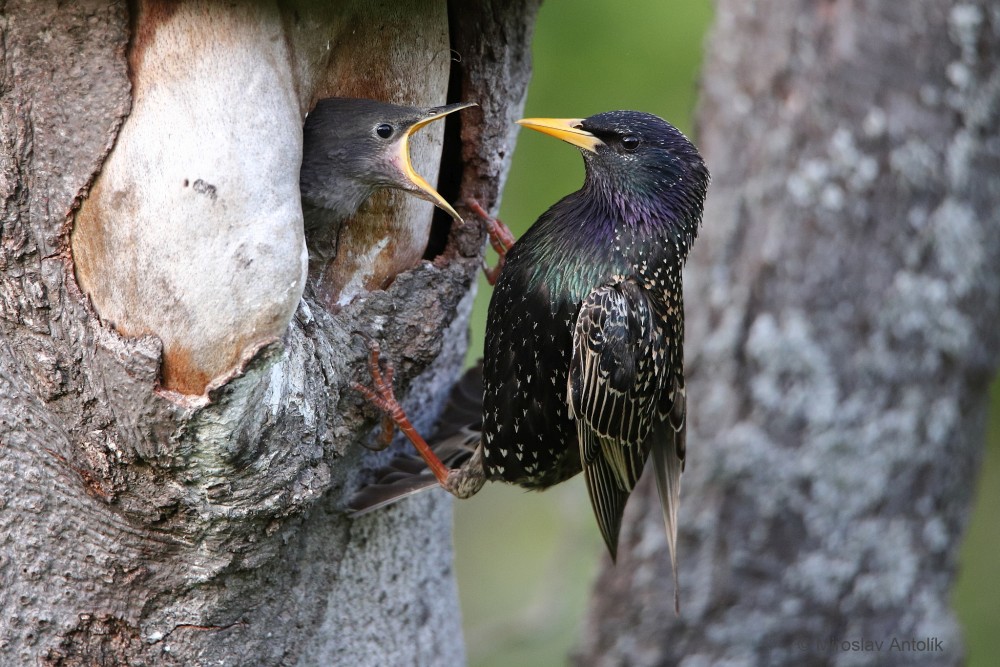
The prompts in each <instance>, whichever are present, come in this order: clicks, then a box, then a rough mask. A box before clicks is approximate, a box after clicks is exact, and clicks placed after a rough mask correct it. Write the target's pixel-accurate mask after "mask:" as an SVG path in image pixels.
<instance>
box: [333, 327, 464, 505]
mask: <svg viewBox="0 0 1000 667" xmlns="http://www.w3.org/2000/svg"><path fill="white" fill-rule="evenodd" d="M360 335H361V336H362V337H363V338H364V339H365V341H366V342H367V344H368V373H369V374H370V375H371V379H372V386H371V387H366V386H365V385H363V384H361V383H360V382H354V383H352V384H351V386H352V387H353V388H354V389H355V390H356V391H358V392H359V393H360V394H361V395H362V396H364V397H365V398H366V399H368V402H370V403H372V404H373V405H374V406H375V407H377V408H378V409H379V410H381V411H382V438H381V441H382V442H383V443H385V444H384V445H383V448H384V447H385V446H388V442H389V441H391V440H392V426H393V425H395V426H396V427H398V428H399V430H400V431H401V432H402V433H403V435H405V436H406V437H407V439H408V440H409V441H410V442H411V443H413V446H414V447H416V449H417V452H418V453H419V454H420V456H421V457H422V458H423V459H424V462H425V463H427V467H428V468H430V470H431V472H432V473H434V477H436V478H437V480H438V482H439V483H440V484H441V486H443V487H444V488H445V489H447V490H448V491H451V492H452V493H454V491H453V490H452V486H453V483H452V482H451V481H450V480H449V474H448V473H449V470H448V468H447V467H445V465H444V464H443V463H441V459H439V458H438V456H437V454H435V453H434V451H433V450H432V449H431V448H430V446H429V445H428V444H427V442H426V441H425V440H424V439H423V437H421V435H420V434H419V433H417V429H415V428H414V427H413V424H411V423H410V420H409V419H408V418H407V416H406V411H405V410H403V406H402V405H400V404H399V401H397V400H396V392H395V391H394V390H393V387H392V381H393V376H394V370H393V367H392V364H390V363H388V362H382V360H381V358H380V356H381V348H380V347H379V344H378V341H376V340H374V339H373V338H370V337H368V336H365V335H363V334H360ZM383 367H384V368H383Z"/></svg>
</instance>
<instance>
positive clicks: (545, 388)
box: [363, 111, 709, 595]
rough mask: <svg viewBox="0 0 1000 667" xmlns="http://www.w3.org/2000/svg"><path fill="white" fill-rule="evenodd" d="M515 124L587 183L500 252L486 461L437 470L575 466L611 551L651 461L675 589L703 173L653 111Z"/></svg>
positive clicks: (445, 475) (516, 476)
mask: <svg viewBox="0 0 1000 667" xmlns="http://www.w3.org/2000/svg"><path fill="white" fill-rule="evenodd" d="M519 122H520V123H521V124H522V125H524V126H525V127H529V128H532V129H536V130H539V131H541V132H544V133H546V134H550V135H553V136H556V137H558V138H560V139H562V140H564V141H567V142H569V143H572V144H574V145H576V146H577V147H579V148H580V149H581V151H582V153H583V157H584V162H585V165H586V179H585V182H584V185H583V187H582V188H581V189H580V190H579V191H577V192H575V193H573V194H570V195H568V196H566V197H564V198H563V199H562V200H560V201H559V202H558V203H556V204H555V205H554V206H552V208H550V209H549V210H548V211H546V212H545V213H544V214H542V216H541V217H540V218H539V219H538V221H537V222H536V223H535V224H534V225H533V226H532V227H531V228H530V229H529V230H528V231H527V232H526V233H525V234H524V236H522V237H521V238H520V239H519V240H518V241H517V242H516V243H515V244H514V245H513V247H512V248H511V249H510V250H509V251H508V252H507V253H506V256H505V258H504V264H503V267H502V270H501V271H500V274H499V279H498V281H497V283H496V288H495V290H494V292H493V297H492V300H491V301H490V310H489V316H488V321H487V325H486V343H485V349H484V358H483V371H482V372H483V405H482V422H481V437H480V439H479V441H478V442H477V443H475V444H476V446H477V448H478V450H477V452H476V453H477V454H479V455H480V456H479V457H472V458H470V459H468V460H467V461H466V462H465V463H464V464H462V466H461V467H460V468H459V469H457V470H456V469H452V470H450V471H447V470H444V468H443V467H438V468H437V470H438V472H437V473H435V474H436V476H437V478H438V480H439V482H440V483H441V485H442V486H444V487H445V488H446V489H448V490H450V491H451V492H452V493H455V494H456V495H459V496H460V497H461V496H462V495H463V494H465V493H467V492H468V489H477V488H478V487H476V486H475V485H474V484H470V483H469V480H470V479H480V480H499V481H505V482H510V483H515V484H519V485H521V486H524V487H526V488H532V489H543V488H546V487H549V486H552V485H553V484H557V483H559V482H561V481H563V480H565V479H567V478H569V477H572V476H573V475H575V474H577V473H578V472H580V471H581V470H582V471H583V472H584V477H585V479H586V483H587V489H588V492H589V495H590V499H591V503H592V505H593V508H594V513H595V516H596V518H597V523H598V525H599V527H600V530H601V534H602V535H603V537H604V540H605V542H606V544H607V547H608V550H609V551H610V553H611V556H612V558H614V557H616V555H617V549H618V534H619V530H620V526H621V518H622V513H623V512H624V508H625V503H626V501H627V499H628V496H629V494H630V493H631V492H632V490H633V489H634V487H635V485H636V483H637V481H638V479H639V477H640V476H641V474H642V470H643V468H644V466H645V463H646V460H647V459H648V458H652V460H653V470H654V475H655V477H656V485H657V489H658V492H659V495H660V500H661V504H662V509H663V517H664V523H665V526H666V531H667V541H668V545H669V548H670V553H671V560H672V562H673V563H674V567H673V574H674V581H675V595H676V590H677V589H676V578H677V569H676V558H675V555H676V539H677V509H678V505H679V494H680V476H681V472H682V470H683V468H684V461H685V456H686V448H685V430H686V425H685V414H686V394H685V389H684V365H683V344H684V305H683V290H682V283H681V269H682V267H683V264H684V260H685V259H686V257H687V254H688V251H689V249H690V246H691V243H692V242H693V240H694V238H695V236H696V235H697V233H698V228H699V226H700V224H701V218H702V211H703V207H704V201H705V195H706V192H707V188H708V181H709V174H708V170H707V168H706V167H705V164H704V162H703V161H702V158H701V156H700V155H699V153H698V151H697V149H696V148H695V147H694V145H692V144H691V142H690V141H688V139H687V138H686V137H684V135H683V134H681V132H680V131H678V130H677V129H676V128H674V127H673V126H672V125H670V124H669V123H667V122H666V121H664V120H662V119H660V118H658V117H656V116H653V115H651V114H646V113H641V112H636V111H614V112H608V113H602V114H597V115H595V116H591V117H590V118H586V119H562V120H555V119H530V120H523V121H519ZM373 356H374V355H373ZM376 362H377V360H376ZM376 362H373V364H372V369H373V375H375V376H378V368H377V363H376ZM380 384H381V383H380V381H379V377H376V391H375V392H372V391H371V390H367V389H364V390H363V391H364V392H365V393H366V395H368V396H369V398H371V399H372V400H373V401H374V402H375V403H376V404H377V405H379V407H381V408H382V409H384V410H386V411H387V412H390V413H393V414H394V415H395V416H394V418H396V421H397V423H398V424H400V426H401V428H402V429H403V430H404V432H407V428H405V426H404V424H403V423H402V421H401V420H400V419H398V418H397V417H399V416H400V415H402V411H401V409H399V410H398V411H397V412H394V411H395V410H396V407H398V406H394V405H393V404H394V400H395V399H394V398H393V397H392V395H391V387H390V388H389V389H388V390H387V391H386V390H385V387H382V386H380ZM403 419H405V417H404V418H403ZM406 425H408V422H406ZM407 435H408V436H410V438H411V440H413V441H414V444H415V445H416V446H417V447H418V450H421V454H422V455H423V456H424V458H425V459H426V460H427V462H428V465H429V466H430V467H431V469H432V470H434V469H435V461H434V460H432V458H433V455H434V452H433V451H431V450H430V449H427V448H426V444H423V446H421V444H419V443H418V442H417V441H416V440H415V439H414V432H413V430H412V427H409V432H407ZM417 438H419V436H417ZM468 441H469V439H468V438H466V442H468ZM420 442H421V443H422V441H420ZM443 442H445V443H449V446H453V445H454V444H455V440H454V438H451V439H445V440H444V441H443ZM437 466H440V462H437ZM476 467H478V469H475V470H474V469H473V468H476ZM459 481H461V483H462V485H461V487H459V484H458V482H459ZM480 485H481V482H480Z"/></svg>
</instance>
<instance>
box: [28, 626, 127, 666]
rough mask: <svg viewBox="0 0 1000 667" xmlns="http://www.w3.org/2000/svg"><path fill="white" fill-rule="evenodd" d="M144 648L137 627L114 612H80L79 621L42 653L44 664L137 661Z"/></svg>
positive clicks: (111, 663) (124, 662)
mask: <svg viewBox="0 0 1000 667" xmlns="http://www.w3.org/2000/svg"><path fill="white" fill-rule="evenodd" d="M142 648H143V642H142V639H141V638H140V636H139V628H137V627H135V626H134V625H130V624H129V623H127V622H125V621H123V620H121V619H120V618H115V617H113V616H95V615H93V614H81V615H80V622H79V624H78V625H77V626H76V627H75V628H73V629H72V630H70V631H69V632H68V633H66V634H65V635H63V637H62V640H61V641H60V642H59V646H57V647H55V648H51V649H49V650H48V652H47V653H46V654H45V655H44V656H43V657H42V659H41V664H42V665H44V666H45V667H89V666H90V665H137V664H141V663H136V662H134V660H135V658H136V657H137V656H138V655H140V652H141V651H142Z"/></svg>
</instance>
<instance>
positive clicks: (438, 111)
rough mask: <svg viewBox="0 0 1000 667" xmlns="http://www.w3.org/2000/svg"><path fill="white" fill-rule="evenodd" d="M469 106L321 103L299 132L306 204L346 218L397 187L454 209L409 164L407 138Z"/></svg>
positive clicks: (350, 100)
mask: <svg viewBox="0 0 1000 667" xmlns="http://www.w3.org/2000/svg"><path fill="white" fill-rule="evenodd" d="M470 106H473V103H471V102H463V103H458V104H449V105H446V106H440V107H431V108H427V109H421V108H417V107H408V106H400V105H398V104H389V103H387V102H376V101H375V100H366V99H353V98H346V97H329V98H326V99H322V100H319V101H318V102H317V103H316V106H315V108H313V110H312V111H310V112H309V115H308V116H307V117H306V122H305V126H304V127H303V129H302V168H301V171H300V174H299V188H300V190H301V192H302V200H303V202H305V203H306V204H307V205H310V206H312V207H315V208H319V209H325V210H326V211H328V212H329V215H330V217H331V218H332V219H335V220H343V219H345V218H348V217H350V216H351V215H353V214H354V212H355V211H357V210H358V207H360V206H361V204H363V203H364V202H365V200H366V199H368V198H369V197H370V196H371V195H372V194H373V193H374V192H375V191H376V190H378V189H379V188H395V189H397V190H403V191H406V192H409V193H411V194H413V195H415V196H417V197H420V198H422V199H426V200H428V201H431V202H433V203H434V204H435V205H436V206H438V207H440V208H441V209H442V210H444V211H445V212H447V213H448V215H450V216H452V218H454V219H456V220H459V221H460V220H461V218H460V217H459V215H458V213H456V212H455V209H454V208H452V206H451V205H450V204H449V203H448V202H447V201H445V199H444V198H443V197H442V196H441V195H440V194H438V192H437V190H435V189H434V188H433V187H432V186H431V185H430V184H429V183H428V182H427V181H426V180H425V179H424V178H423V177H422V176H420V174H418V173H417V172H416V171H415V170H414V169H413V166H412V165H411V164H410V153H409V140H410V137H412V136H413V134H414V133H415V132H416V131H417V130H419V129H420V128H421V127H424V126H425V125H427V124H428V123H431V122H433V121H435V120H440V119H442V118H444V117H445V116H447V115H448V114H451V113H454V112H455V111H458V110H460V109H465V108H467V107H470Z"/></svg>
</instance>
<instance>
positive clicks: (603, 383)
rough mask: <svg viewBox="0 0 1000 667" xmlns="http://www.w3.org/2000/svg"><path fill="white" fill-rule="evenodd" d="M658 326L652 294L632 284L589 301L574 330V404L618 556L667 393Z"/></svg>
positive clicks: (608, 538)
mask: <svg viewBox="0 0 1000 667" xmlns="http://www.w3.org/2000/svg"><path fill="white" fill-rule="evenodd" d="M657 324H658V322H657V320H656V315H655V313H654V311H653V306H652V304H651V302H650V300H649V298H648V297H647V295H646V294H645V292H644V291H643V290H642V289H641V288H640V287H639V286H638V285H637V284H636V283H635V282H633V281H630V280H626V281H622V282H618V283H614V284H610V285H604V286H602V287H600V288H598V289H596V290H594V291H593V292H592V293H591V294H590V295H589V296H587V298H586V299H584V301H583V303H582V304H581V306H580V312H579V314H578V316H577V319H576V326H575V328H574V331H573V356H572V361H571V362H570V372H569V378H568V385H567V387H568V391H567V401H568V403H569V408H570V411H571V414H572V415H573V417H574V418H575V419H576V425H577V434H578V437H579V442H580V457H581V459H582V460H583V468H584V471H585V476H586V480H587V489H588V491H589V492H590V500H591V503H592V504H593V506H594V512H595V514H596V515H597V521H598V524H599V525H600V528H601V534H602V535H603V536H604V540H605V542H606V543H607V545H608V548H609V550H610V551H611V553H612V555H614V554H615V553H616V552H617V543H618V530H619V527H620V525H621V516H622V512H623V511H624V506H625V499H627V498H628V494H629V493H630V492H631V491H632V489H633V488H634V487H635V484H636V482H637V481H638V479H639V476H640V475H641V474H642V469H643V467H644V465H645V462H646V458H647V456H648V454H649V447H650V437H649V436H650V433H651V430H652V429H653V426H654V421H656V420H658V408H659V407H660V406H659V403H660V397H661V396H662V394H663V393H664V389H665V386H664V385H665V382H664V376H665V374H666V371H667V369H666V363H665V362H666V356H665V350H664V347H665V337H664V335H663V331H662V330H661V329H659V328H658V326H657Z"/></svg>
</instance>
